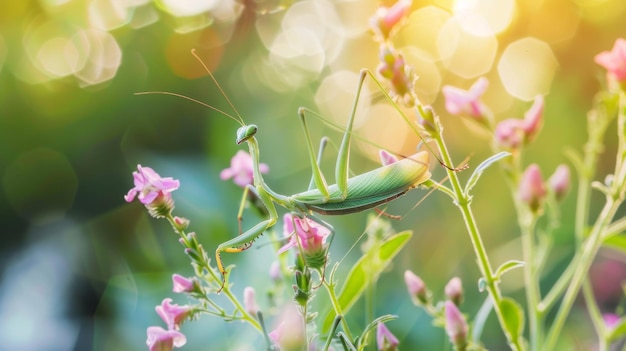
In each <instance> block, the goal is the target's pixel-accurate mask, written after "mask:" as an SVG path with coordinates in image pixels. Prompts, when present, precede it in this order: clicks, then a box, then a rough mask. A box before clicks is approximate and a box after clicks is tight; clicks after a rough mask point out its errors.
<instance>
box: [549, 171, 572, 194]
mask: <svg viewBox="0 0 626 351" xmlns="http://www.w3.org/2000/svg"><path fill="white" fill-rule="evenodd" d="M548 184H549V185H550V189H551V190H552V192H553V193H554V196H555V197H556V199H557V200H561V199H562V198H563V197H564V196H565V194H567V191H568V190H569V186H570V175H569V168H568V167H567V166H566V165H559V166H558V167H557V168H556V170H555V171H554V174H552V176H551V177H550V179H549V180H548Z"/></svg>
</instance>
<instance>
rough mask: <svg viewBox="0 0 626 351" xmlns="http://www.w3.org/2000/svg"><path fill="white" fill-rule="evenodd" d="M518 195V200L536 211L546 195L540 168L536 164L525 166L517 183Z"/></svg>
mask: <svg viewBox="0 0 626 351" xmlns="http://www.w3.org/2000/svg"><path fill="white" fill-rule="evenodd" d="M518 195H519V198H520V200H521V201H522V202H523V203H525V204H526V205H528V206H529V207H530V209H531V210H532V211H534V212H537V211H538V210H539V209H540V207H541V202H542V201H543V198H544V197H545V196H546V186H545V184H544V182H543V178H542V176H541V170H540V169H539V166H537V165H536V164H534V163H533V164H531V165H530V166H528V168H526V171H524V174H523V175H522V179H521V180H520V183H519V188H518Z"/></svg>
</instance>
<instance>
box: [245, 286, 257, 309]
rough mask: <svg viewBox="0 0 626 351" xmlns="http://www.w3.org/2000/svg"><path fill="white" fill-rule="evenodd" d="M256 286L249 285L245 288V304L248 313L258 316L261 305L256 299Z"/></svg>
mask: <svg viewBox="0 0 626 351" xmlns="http://www.w3.org/2000/svg"><path fill="white" fill-rule="evenodd" d="M254 295H255V293H254V288H252V287H250V286H247V287H246V288H245V289H243V306H244V308H245V309H246V311H247V312H248V313H250V314H251V315H253V316H256V314H257V312H258V311H259V306H257V304H256V299H255V297H254Z"/></svg>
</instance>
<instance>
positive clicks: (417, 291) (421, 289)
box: [404, 270, 428, 304]
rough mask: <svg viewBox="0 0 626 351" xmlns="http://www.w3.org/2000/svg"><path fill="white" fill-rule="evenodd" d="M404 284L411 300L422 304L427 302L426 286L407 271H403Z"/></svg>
mask: <svg viewBox="0 0 626 351" xmlns="http://www.w3.org/2000/svg"><path fill="white" fill-rule="evenodd" d="M404 283H405V284H406V287H407V289H408V291H409V296H411V298H412V299H417V302H419V303H422V304H424V303H426V302H428V292H427V291H426V284H424V281H423V280H422V279H421V278H420V277H418V276H417V275H415V273H413V272H411V271H409V270H406V271H404Z"/></svg>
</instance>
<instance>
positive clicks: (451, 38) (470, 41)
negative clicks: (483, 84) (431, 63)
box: [437, 17, 498, 79]
mask: <svg viewBox="0 0 626 351" xmlns="http://www.w3.org/2000/svg"><path fill="white" fill-rule="evenodd" d="M437 45H438V48H439V55H440V56H441V58H442V59H443V64H444V65H445V67H446V68H447V69H448V70H449V71H450V72H452V73H454V74H456V75H458V76H459V77H462V78H467V79H469V78H474V77H478V76H480V75H483V74H485V73H487V72H489V70H491V67H492V65H493V62H494V59H495V57H496V52H497V50H498V41H497V40H496V38H495V37H494V36H477V35H474V34H471V33H468V32H467V31H465V30H464V29H463V27H462V26H461V25H460V23H459V22H458V20H457V19H456V18H454V17H452V18H450V20H448V22H446V24H445V25H444V26H443V28H442V29H441V32H440V33H439V37H438V38H437Z"/></svg>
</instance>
